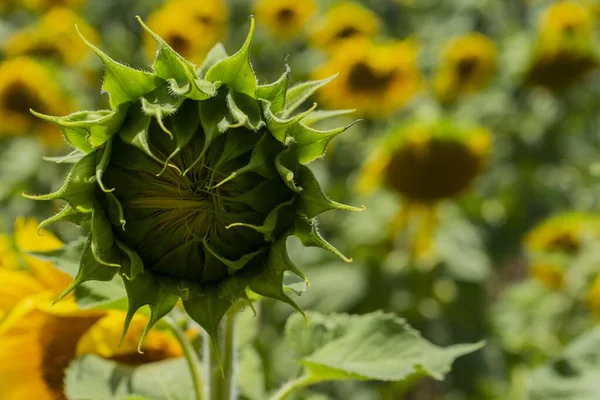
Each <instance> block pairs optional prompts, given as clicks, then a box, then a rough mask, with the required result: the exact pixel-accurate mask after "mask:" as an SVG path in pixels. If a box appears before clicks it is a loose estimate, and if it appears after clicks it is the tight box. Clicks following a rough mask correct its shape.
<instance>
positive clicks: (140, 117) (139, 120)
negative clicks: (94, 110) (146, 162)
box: [119, 103, 162, 163]
mask: <svg viewBox="0 0 600 400" xmlns="http://www.w3.org/2000/svg"><path fill="white" fill-rule="evenodd" d="M151 122H152V116H150V115H147V114H146V113H145V112H144V110H143V109H142V107H141V106H140V105H139V103H138V104H134V105H132V107H130V111H129V114H128V115H127V118H126V119H125V121H124V122H123V127H122V128H121V130H120V131H119V136H120V137H121V140H123V142H125V143H127V144H130V145H132V146H135V147H137V148H138V149H140V150H142V151H143V152H144V153H146V155H148V156H149V157H150V158H152V159H153V160H155V161H158V162H161V160H160V159H159V158H158V156H156V155H155V154H154V152H153V150H152V148H151V146H150V123H151ZM161 163H162V162H161Z"/></svg>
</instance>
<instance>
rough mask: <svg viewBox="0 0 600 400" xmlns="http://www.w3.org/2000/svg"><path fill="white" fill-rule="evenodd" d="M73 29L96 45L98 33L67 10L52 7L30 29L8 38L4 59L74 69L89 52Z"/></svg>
mask: <svg viewBox="0 0 600 400" xmlns="http://www.w3.org/2000/svg"><path fill="white" fill-rule="evenodd" d="M75 25H77V27H78V28H79V30H80V31H81V33H82V34H83V35H84V36H85V37H86V38H87V39H88V40H89V41H91V42H92V43H96V42H98V40H99V39H98V38H99V36H98V33H97V32H96V30H95V29H94V28H93V27H91V26H90V25H89V24H88V23H87V22H86V21H85V20H84V19H83V18H82V17H80V16H79V15H77V14H76V13H75V12H73V11H72V10H70V9H68V8H64V7H56V8H53V9H52V10H50V11H49V12H48V13H46V14H45V15H44V16H43V17H42V18H41V19H40V20H39V22H38V23H37V24H36V25H35V26H33V27H32V28H30V29H26V30H21V31H18V32H17V33H16V34H14V35H13V36H11V37H10V38H9V39H8V42H7V44H6V48H5V52H6V56H7V57H9V58H10V57H17V56H32V57H39V58H43V59H50V60H53V61H58V62H60V63H64V64H67V65H71V66H74V65H77V64H78V63H80V62H81V61H82V60H84V59H85V58H86V57H87V56H89V55H90V53H91V51H90V49H89V47H88V46H87V45H86V44H85V43H84V42H83V40H81V38H80V37H79V35H77V32H76V30H75V28H74V27H75Z"/></svg>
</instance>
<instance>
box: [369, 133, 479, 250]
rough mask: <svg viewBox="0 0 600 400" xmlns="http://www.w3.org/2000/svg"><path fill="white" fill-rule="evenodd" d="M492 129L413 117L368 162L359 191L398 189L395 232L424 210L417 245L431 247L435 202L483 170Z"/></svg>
mask: <svg viewBox="0 0 600 400" xmlns="http://www.w3.org/2000/svg"><path fill="white" fill-rule="evenodd" d="M490 143H491V134H490V132H489V131H488V130H487V129H485V128H482V127H475V128H473V127H462V126H458V125H456V124H455V123H453V122H451V121H439V122H434V123H421V122H413V123H410V124H408V125H407V126H403V127H400V128H398V129H396V130H394V131H392V133H391V134H390V135H389V136H388V137H386V138H385V139H384V140H383V141H382V142H381V143H380V145H379V146H378V147H377V148H376V149H375V151H374V152H373V153H372V154H371V156H370V157H369V158H368V159H367V161H366V162H365V164H364V166H363V169H362V172H361V175H360V177H359V180H358V188H357V189H358V191H359V192H360V193H362V194H370V193H372V192H373V191H375V190H376V189H378V188H379V187H381V186H386V187H388V188H389V189H391V190H393V191H395V192H396V193H397V194H398V195H399V196H400V199H401V200H402V203H403V207H402V208H401V210H400V211H399V213H398V214H397V215H396V217H395V218H394V220H393V221H392V222H391V224H390V228H389V229H390V235H392V236H395V234H397V233H398V232H400V231H402V230H403V229H404V228H405V227H406V226H407V224H408V222H409V220H410V218H412V217H413V216H414V215H421V218H420V219H421V223H420V226H419V228H420V230H419V232H418V233H417V238H416V239H417V240H416V242H415V245H416V246H417V247H418V248H419V249H420V251H421V252H423V251H426V250H428V249H429V246H430V241H431V236H432V231H433V230H434V229H435V226H436V217H435V205H436V204H437V203H438V202H440V201H442V200H445V199H451V198H454V197H456V196H458V195H460V194H461V193H463V192H464V191H465V190H467V189H468V188H469V186H470V185H471V184H472V182H473V181H474V180H475V178H477V176H478V175H479V174H480V173H481V171H482V168H483V165H484V163H485V160H486V159H487V156H488V154H489V151H490Z"/></svg>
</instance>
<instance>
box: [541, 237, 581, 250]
mask: <svg viewBox="0 0 600 400" xmlns="http://www.w3.org/2000/svg"><path fill="white" fill-rule="evenodd" d="M547 247H548V250H550V251H560V252H563V253H567V254H575V253H577V251H579V248H580V243H579V240H577V238H576V237H575V236H573V235H571V234H568V233H561V234H559V235H557V236H555V237H553V238H552V240H550V241H549V242H548V244H547Z"/></svg>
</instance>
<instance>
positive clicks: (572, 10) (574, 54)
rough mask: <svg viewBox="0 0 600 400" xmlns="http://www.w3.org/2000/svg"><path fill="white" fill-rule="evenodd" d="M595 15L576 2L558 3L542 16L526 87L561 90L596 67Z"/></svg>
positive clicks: (597, 60) (597, 59)
mask: <svg viewBox="0 0 600 400" xmlns="http://www.w3.org/2000/svg"><path fill="white" fill-rule="evenodd" d="M595 35H596V34H595V21H594V15H593V13H592V11H591V9H590V8H589V7H586V6H585V5H584V4H582V3H580V2H577V1H569V0H567V1H559V2H557V3H554V4H552V5H550V6H549V7H548V8H547V9H546V10H545V11H544V13H543V14H542V16H541V18H540V22H539V27H538V37H537V42H536V49H535V53H534V55H533V60H532V63H531V66H530V67H529V70H528V72H527V76H526V80H527V82H528V83H532V84H538V85H542V86H546V87H548V88H550V89H563V88H565V87H567V86H569V85H571V84H572V83H574V82H577V81H579V80H581V78H582V77H583V76H585V74H586V73H588V72H589V71H591V70H593V69H594V68H596V67H597V66H598V64H599V58H598V51H597V43H596V36H595Z"/></svg>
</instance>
